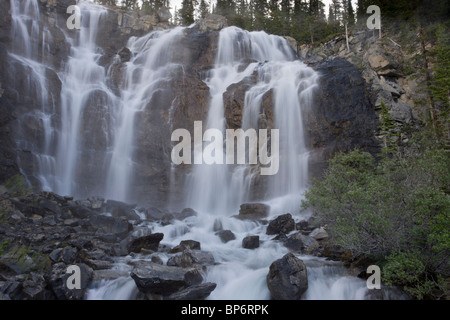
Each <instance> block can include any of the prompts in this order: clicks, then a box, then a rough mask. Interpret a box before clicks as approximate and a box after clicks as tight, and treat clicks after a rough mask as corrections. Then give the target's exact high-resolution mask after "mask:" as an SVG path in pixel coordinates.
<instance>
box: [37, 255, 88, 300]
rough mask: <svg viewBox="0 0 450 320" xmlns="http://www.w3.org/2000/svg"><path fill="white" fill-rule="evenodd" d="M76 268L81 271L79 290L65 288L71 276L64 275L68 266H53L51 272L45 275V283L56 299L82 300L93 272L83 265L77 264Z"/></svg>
mask: <svg viewBox="0 0 450 320" xmlns="http://www.w3.org/2000/svg"><path fill="white" fill-rule="evenodd" d="M77 266H78V267H79V268H80V271H81V289H69V288H68V287H67V279H68V278H69V277H70V275H71V274H69V273H66V272H67V267H68V266H67V265H66V264H65V263H63V262H60V263H56V264H54V265H53V266H52V270H51V271H50V272H49V273H48V274H46V275H45V279H46V282H47V284H48V286H49V287H50V289H51V291H52V292H53V293H54V294H55V296H56V299H58V300H81V299H83V298H84V295H85V293H86V289H87V287H88V285H89V283H90V281H91V279H92V276H93V270H92V269H91V268H90V267H88V266H87V265H85V264H84V263H79V264H77Z"/></svg>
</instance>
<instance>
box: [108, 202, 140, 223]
mask: <svg viewBox="0 0 450 320" xmlns="http://www.w3.org/2000/svg"><path fill="white" fill-rule="evenodd" d="M135 208H136V205H132V204H127V203H123V202H120V201H115V200H108V201H106V204H105V206H104V210H105V213H110V214H111V215H112V216H113V217H116V218H120V217H123V218H126V219H128V220H140V218H139V216H138V215H137V214H136V212H134V210H133V209H135Z"/></svg>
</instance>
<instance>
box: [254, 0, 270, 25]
mask: <svg viewBox="0 0 450 320" xmlns="http://www.w3.org/2000/svg"><path fill="white" fill-rule="evenodd" d="M252 5H253V12H254V15H255V19H254V20H255V21H254V23H253V29H254V30H265V29H266V22H267V18H266V14H267V10H268V8H267V2H266V1H259V0H252Z"/></svg>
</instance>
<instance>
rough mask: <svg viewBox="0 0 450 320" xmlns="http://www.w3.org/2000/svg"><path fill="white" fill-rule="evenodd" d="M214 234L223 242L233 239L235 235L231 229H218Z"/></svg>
mask: <svg viewBox="0 0 450 320" xmlns="http://www.w3.org/2000/svg"><path fill="white" fill-rule="evenodd" d="M216 235H217V236H218V237H219V238H220V240H222V242H223V243H227V242H229V241H232V240H235V239H236V236H235V235H234V233H233V232H232V231H231V230H220V231H217V232H216Z"/></svg>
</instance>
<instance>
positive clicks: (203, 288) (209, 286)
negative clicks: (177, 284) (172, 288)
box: [165, 282, 217, 300]
mask: <svg viewBox="0 0 450 320" xmlns="http://www.w3.org/2000/svg"><path fill="white" fill-rule="evenodd" d="M216 287H217V284H215V283H212V282H205V283H201V284H198V285H194V286H190V287H188V288H186V289H184V290H181V291H179V292H176V293H173V294H171V295H170V296H168V297H167V298H165V299H166V300H204V299H206V298H207V297H208V296H209V295H210V294H211V292H213V291H214V289H216Z"/></svg>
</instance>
